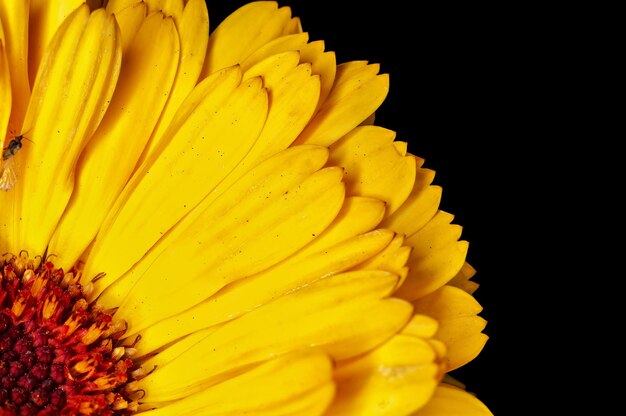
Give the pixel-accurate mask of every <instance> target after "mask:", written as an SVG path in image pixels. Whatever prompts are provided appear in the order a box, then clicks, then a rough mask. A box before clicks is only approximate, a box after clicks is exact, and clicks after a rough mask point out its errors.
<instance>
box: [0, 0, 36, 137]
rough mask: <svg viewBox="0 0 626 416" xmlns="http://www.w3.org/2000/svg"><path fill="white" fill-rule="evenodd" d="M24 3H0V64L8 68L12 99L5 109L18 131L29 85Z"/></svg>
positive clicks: (0, 118)
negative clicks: (8, 111)
mask: <svg viewBox="0 0 626 416" xmlns="http://www.w3.org/2000/svg"><path fill="white" fill-rule="evenodd" d="M28 4H29V2H28V1H26V0H13V1H2V2H0V22H1V23H0V24H1V25H2V29H0V32H4V34H3V36H2V43H3V44H4V45H3V48H4V52H3V53H5V54H6V56H5V57H4V61H3V62H0V64H2V65H3V66H4V65H8V69H9V71H10V73H11V77H10V79H11V83H10V87H9V88H10V90H11V92H10V94H11V95H12V98H13V100H12V101H11V100H9V108H11V107H12V110H11V121H12V123H11V125H12V126H13V128H14V129H20V128H21V126H22V121H23V120H24V115H25V114H26V107H27V106H28V100H29V98H30V82H29V80H28V20H29V14H28ZM0 59H1V58H0ZM1 70H3V69H0V71H1ZM0 82H1V81H0ZM0 88H3V89H4V88H6V87H5V85H3V83H2V84H0ZM0 114H1V111H0ZM0 131H2V132H4V131H5V130H4V128H3V126H2V116H1V115H0Z"/></svg>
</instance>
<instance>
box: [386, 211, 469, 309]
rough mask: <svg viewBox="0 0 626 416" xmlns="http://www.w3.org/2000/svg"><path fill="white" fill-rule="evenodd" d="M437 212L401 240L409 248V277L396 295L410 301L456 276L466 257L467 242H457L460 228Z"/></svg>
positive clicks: (442, 213) (448, 215)
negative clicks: (415, 230) (418, 228)
mask: <svg viewBox="0 0 626 416" xmlns="http://www.w3.org/2000/svg"><path fill="white" fill-rule="evenodd" d="M453 218H454V217H453V216H452V215H450V214H447V213H445V212H443V211H440V212H438V213H437V215H435V216H434V217H433V219H431V220H430V221H429V222H428V224H426V225H425V226H424V227H423V228H422V229H421V230H420V231H418V232H417V233H415V234H413V235H412V236H410V237H409V238H407V239H406V240H405V244H406V245H408V246H409V247H411V248H412V251H411V256H410V257H409V261H408V266H409V274H408V276H407V279H406V280H405V281H404V283H403V284H402V286H400V288H399V289H398V291H397V292H396V296H399V297H401V298H403V299H407V300H414V299H419V298H420V297H423V296H426V295H428V294H429V293H432V292H434V291H435V290H437V289H438V288H440V287H441V286H443V285H444V284H446V283H447V282H448V281H450V280H451V279H452V278H453V277H454V276H456V275H457V273H458V272H459V270H461V267H463V264H464V263H465V256H466V255H467V249H468V243H467V241H458V239H459V237H460V236H461V230H462V229H461V227H460V226H459V225H454V224H450V223H451V222H452V220H453Z"/></svg>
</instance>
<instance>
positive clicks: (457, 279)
mask: <svg viewBox="0 0 626 416" xmlns="http://www.w3.org/2000/svg"><path fill="white" fill-rule="evenodd" d="M475 274H476V269H475V268H473V267H472V265H471V264H469V263H467V262H466V263H464V264H463V267H461V270H459V272H458V273H457V275H456V276H454V277H453V278H452V280H450V281H449V282H448V284H449V285H450V286H455V287H458V288H459V289H462V290H464V291H466V292H467V293H469V294H470V295H471V294H473V293H474V292H475V291H476V289H478V286H480V285H479V284H478V283H476V282H473V281H472V280H470V279H471V278H472V277H474V275H475Z"/></svg>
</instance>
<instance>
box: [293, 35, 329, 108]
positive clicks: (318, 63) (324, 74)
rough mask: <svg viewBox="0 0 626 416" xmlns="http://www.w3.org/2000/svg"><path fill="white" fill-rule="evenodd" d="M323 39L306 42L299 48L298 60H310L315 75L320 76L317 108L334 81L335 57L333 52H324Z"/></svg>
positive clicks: (323, 100) (326, 95) (324, 99)
mask: <svg viewBox="0 0 626 416" xmlns="http://www.w3.org/2000/svg"><path fill="white" fill-rule="evenodd" d="M324 49H325V45H324V41H322V40H318V41H315V42H311V43H307V44H306V45H305V46H304V47H303V48H302V49H300V62H310V63H311V69H312V70H313V73H314V74H315V75H319V76H320V84H321V86H320V99H319V102H318V103H317V109H319V108H320V107H321V106H322V104H324V102H325V101H326V98H327V97H328V94H330V90H331V89H332V87H333V83H334V82H335V75H336V73H337V59H336V57H335V53H334V52H325V51H324Z"/></svg>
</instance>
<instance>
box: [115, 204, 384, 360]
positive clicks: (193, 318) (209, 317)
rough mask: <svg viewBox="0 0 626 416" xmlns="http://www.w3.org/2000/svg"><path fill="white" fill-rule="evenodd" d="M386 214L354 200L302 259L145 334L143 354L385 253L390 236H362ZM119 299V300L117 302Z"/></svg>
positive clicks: (235, 287) (236, 284) (139, 350)
mask: <svg viewBox="0 0 626 416" xmlns="http://www.w3.org/2000/svg"><path fill="white" fill-rule="evenodd" d="M368 205H369V206H368ZM368 211H369V212H370V214H369V215H371V217H370V218H368V214H367V212H368ZM382 212H383V207H382V204H380V203H378V204H375V203H374V201H371V200H366V199H360V198H350V199H349V200H348V203H346V204H344V207H343V209H342V211H341V212H340V213H339V215H338V216H337V218H336V219H335V220H334V222H333V224H332V225H331V226H329V227H328V228H327V229H326V230H324V232H323V233H322V235H321V236H319V237H318V238H316V239H315V240H313V242H311V243H310V244H309V245H308V246H306V247H305V248H304V249H302V250H300V252H298V253H297V254H295V255H293V256H291V257H289V258H288V259H285V260H284V261H283V262H281V263H279V264H277V265H275V266H273V267H272V268H270V269H268V270H265V271H263V272H261V273H258V274H256V275H254V276H250V277H247V278H244V279H241V280H239V281H236V282H233V283H231V284H230V285H228V286H226V287H225V288H223V289H222V290H220V291H219V292H218V293H216V294H215V295H213V296H211V297H209V298H208V299H207V300H205V301H204V302H202V303H200V304H198V305H196V306H194V307H192V308H190V309H187V310H185V311H184V312H181V313H179V314H176V315H174V316H172V317H170V318H167V319H164V320H162V321H160V322H158V323H156V324H154V325H152V326H150V327H149V328H146V329H145V330H143V331H142V337H143V339H144V341H142V342H141V343H139V344H138V345H137V346H136V349H137V353H138V354H140V355H144V354H147V353H150V352H152V351H154V350H156V349H159V348H161V347H163V346H164V345H166V344H168V343H170V342H172V341H174V340H176V339H178V338H181V337H183V336H185V335H188V334H191V333H193V332H195V331H199V330H202V329H204V328H207V327H210V326H214V325H218V324H220V323H223V322H226V321H229V320H232V319H235V318H237V317H238V316H240V315H242V314H245V313H247V312H249V311H251V310H253V309H256V308H258V307H260V306H262V305H264V304H266V303H268V302H270V301H272V300H274V299H276V298H278V297H280V296H283V295H285V294H287V293H289V292H292V291H293V290H296V289H298V288H300V287H303V286H306V285H308V284H311V283H313V282H315V281H317V280H319V279H321V278H325V277H327V276H330V275H333V274H337V273H341V272H344V271H346V270H349V269H351V268H352V267H355V266H357V265H358V264H359V263H361V262H363V260H364V259H367V258H369V257H371V256H373V255H374V254H375V253H377V252H379V251H381V250H382V249H383V248H384V247H385V246H386V245H387V244H388V243H389V241H390V240H391V238H392V234H391V233H390V232H385V231H380V230H377V231H373V232H370V233H366V234H361V235H359V234H360V232H361V231H363V230H367V229H369V228H370V227H368V222H369V221H371V220H372V219H375V218H376V217H377V216H379V215H382ZM357 213H358V214H357ZM349 214H356V215H349ZM130 284H131V283H130V282H129V283H127V284H125V285H124V286H123V287H118V285H116V286H114V287H113V288H111V289H114V290H113V292H114V293H110V292H111V291H109V290H107V292H105V293H104V295H106V296H107V302H106V303H109V304H119V302H120V300H118V299H123V298H124V296H125V294H126V293H127V292H128V291H129V290H130V289H129V287H130ZM132 284H134V283H132ZM120 286H121V285H120ZM113 294H117V295H118V298H112V297H111V296H112V295H113Z"/></svg>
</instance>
